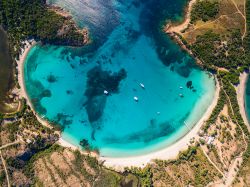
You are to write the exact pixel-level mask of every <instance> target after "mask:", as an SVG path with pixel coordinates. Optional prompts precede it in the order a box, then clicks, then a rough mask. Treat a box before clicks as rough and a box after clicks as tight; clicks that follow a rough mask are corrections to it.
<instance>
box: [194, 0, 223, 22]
mask: <svg viewBox="0 0 250 187" xmlns="http://www.w3.org/2000/svg"><path fill="white" fill-rule="evenodd" d="M218 13H219V2H218V1H215V2H211V1H208V0H205V1H200V0H199V1H198V3H195V5H194V7H193V9H192V13H191V22H195V21H197V20H200V19H201V20H202V21H204V22H205V21H208V20H211V19H213V18H215V17H216V15H217V14H218Z"/></svg>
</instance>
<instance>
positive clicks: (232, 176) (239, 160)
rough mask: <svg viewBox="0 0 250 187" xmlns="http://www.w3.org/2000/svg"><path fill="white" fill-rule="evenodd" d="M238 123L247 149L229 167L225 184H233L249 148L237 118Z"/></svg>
mask: <svg viewBox="0 0 250 187" xmlns="http://www.w3.org/2000/svg"><path fill="white" fill-rule="evenodd" d="M221 85H222V89H223V84H222V83H221ZM223 91H224V93H225V95H226V97H227V100H228V103H229V105H230V108H231V111H232V114H233V116H235V114H234V110H233V107H232V104H231V101H230V98H229V96H228V95H227V93H226V91H225V90H224V89H223ZM236 124H237V125H238V127H239V128H240V130H241V133H242V137H243V141H244V144H245V150H244V151H242V152H241V154H240V156H238V157H237V158H236V159H235V160H234V162H233V163H232V164H231V166H230V167H229V171H228V173H227V175H226V178H225V186H231V184H232V182H233V181H234V179H235V176H236V174H237V170H236V171H235V168H237V167H236V166H237V165H238V163H239V164H241V163H242V161H243V158H242V156H243V154H244V152H245V151H246V150H247V141H246V137H245V133H244V131H243V129H242V127H241V126H240V125H239V124H238V121H237V120H236Z"/></svg>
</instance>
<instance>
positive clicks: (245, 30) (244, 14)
mask: <svg viewBox="0 0 250 187" xmlns="http://www.w3.org/2000/svg"><path fill="white" fill-rule="evenodd" d="M231 2H232V3H233V4H234V6H235V8H236V10H237V12H238V13H239V14H240V15H241V16H242V18H243V19H244V22H245V25H244V33H243V35H242V37H241V39H242V40H244V38H245V37H246V33H247V19H246V13H245V12H244V13H242V12H241V11H240V9H239V7H238V6H237V4H236V3H235V1H234V0H231ZM244 11H246V0H244Z"/></svg>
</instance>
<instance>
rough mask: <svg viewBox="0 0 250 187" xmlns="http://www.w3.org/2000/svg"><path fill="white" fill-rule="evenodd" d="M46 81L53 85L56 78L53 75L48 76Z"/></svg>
mask: <svg viewBox="0 0 250 187" xmlns="http://www.w3.org/2000/svg"><path fill="white" fill-rule="evenodd" d="M47 81H48V82H49V83H55V82H56V81H57V78H56V77H55V76H54V75H52V74H50V75H48V77H47Z"/></svg>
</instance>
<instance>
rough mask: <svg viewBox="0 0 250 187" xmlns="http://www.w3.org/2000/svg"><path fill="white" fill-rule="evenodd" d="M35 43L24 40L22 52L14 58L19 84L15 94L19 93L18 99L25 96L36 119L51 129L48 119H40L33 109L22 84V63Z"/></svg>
mask: <svg viewBox="0 0 250 187" xmlns="http://www.w3.org/2000/svg"><path fill="white" fill-rule="evenodd" d="M36 44H37V42H36V41H34V40H32V41H30V42H29V41H25V47H24V49H22V53H21V54H20V56H19V60H16V62H17V72H18V84H19V86H20V89H19V90H18V91H16V92H17V95H19V97H20V99H21V98H25V100H26V102H27V105H28V106H30V108H31V110H32V111H33V112H34V114H35V116H36V118H37V120H38V121H39V122H40V123H41V124H42V125H43V126H45V127H48V128H50V129H52V128H53V127H52V126H51V125H50V124H49V122H48V121H46V120H44V119H42V118H41V117H40V116H39V115H38V114H37V113H36V112H35V109H34V107H33V105H32V103H31V101H30V98H29V97H28V95H27V92H26V88H25V84H24V63H25V59H26V57H27V55H28V53H29V51H30V50H31V48H32V47H34V46H35V45H36Z"/></svg>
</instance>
